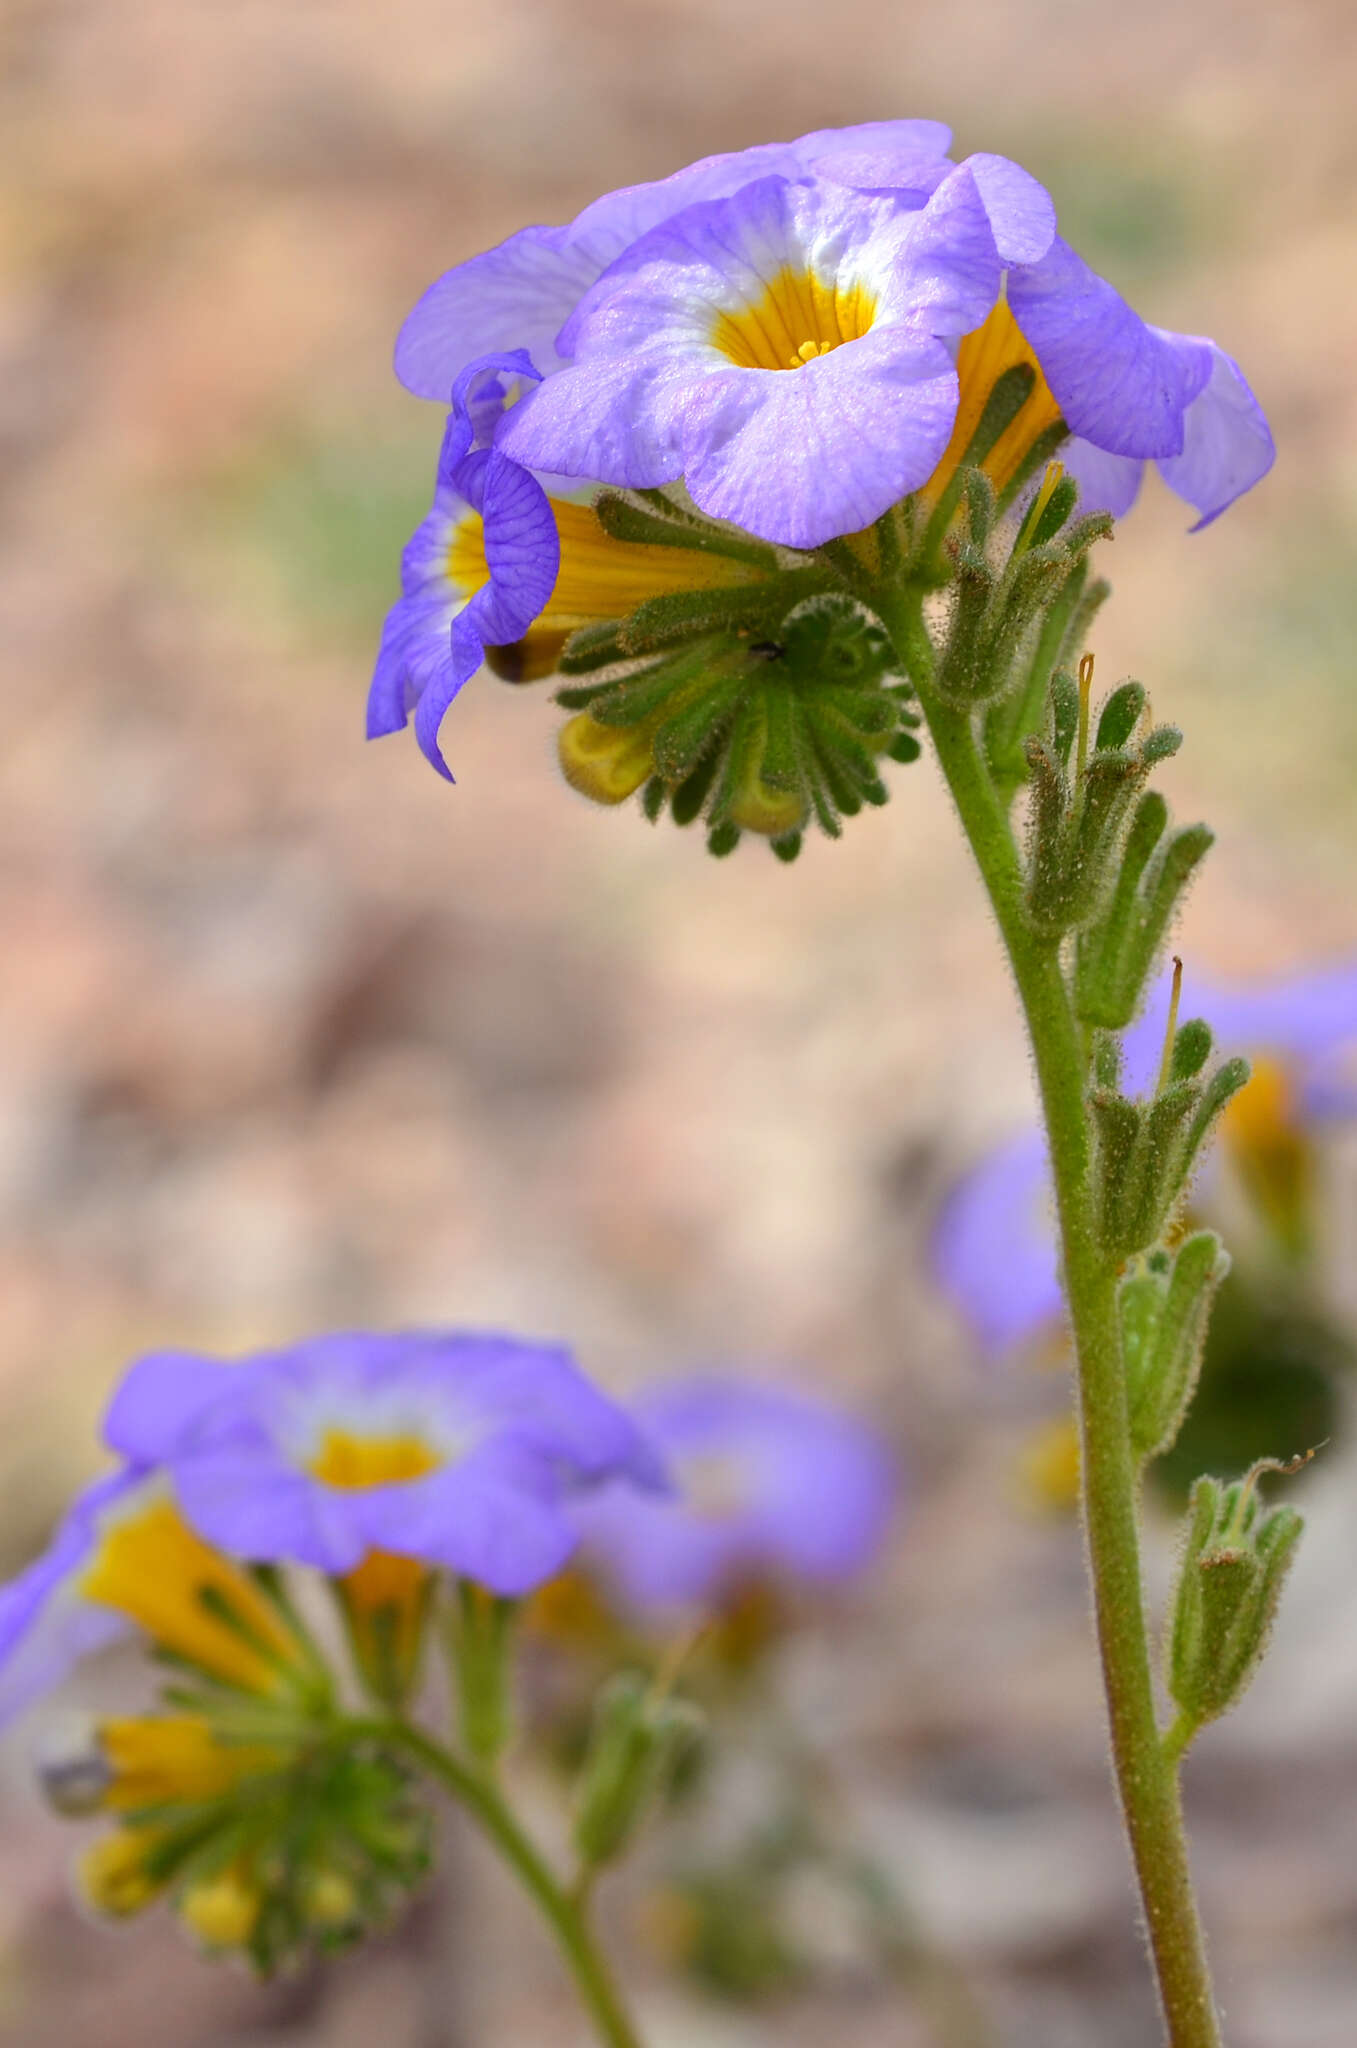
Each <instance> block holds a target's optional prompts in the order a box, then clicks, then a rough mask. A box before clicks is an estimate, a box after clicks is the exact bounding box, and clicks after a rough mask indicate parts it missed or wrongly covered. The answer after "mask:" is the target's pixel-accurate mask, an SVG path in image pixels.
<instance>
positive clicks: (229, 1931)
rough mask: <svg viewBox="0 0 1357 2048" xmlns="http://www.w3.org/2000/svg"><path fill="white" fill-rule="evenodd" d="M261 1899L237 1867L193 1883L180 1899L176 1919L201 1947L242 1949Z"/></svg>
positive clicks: (245, 1875)
mask: <svg viewBox="0 0 1357 2048" xmlns="http://www.w3.org/2000/svg"><path fill="white" fill-rule="evenodd" d="M262 1906H263V1896H262V1894H261V1892H260V1890H259V1887H258V1885H257V1884H256V1883H255V1882H254V1880H253V1879H252V1878H251V1877H250V1876H249V1875H248V1873H247V1872H246V1871H245V1870H244V1869H243V1868H241V1867H240V1866H239V1865H237V1864H228V1866H227V1867H226V1869H225V1870H219V1871H217V1872H215V1873H214V1874H213V1875H212V1876H211V1877H203V1878H198V1879H196V1880H195V1881H194V1882H193V1883H191V1884H189V1885H187V1886H186V1887H185V1888H184V1891H183V1892H182V1894H181V1895H180V1898H179V1904H178V1912H179V1918H180V1919H181V1920H182V1921H183V1923H184V1925H185V1926H186V1927H187V1928H188V1930H189V1932H190V1933H191V1934H193V1935H195V1936H196V1937H197V1939H198V1940H199V1941H200V1942H201V1943H202V1945H203V1947H204V1948H206V1949H210V1950H219V1949H236V1948H244V1947H245V1946H246V1944H247V1943H248V1942H249V1939H250V1937H251V1935H252V1934H253V1933H254V1930H255V1927H256V1925H257V1923H258V1920H259V1914H260V1911H261V1908H262Z"/></svg>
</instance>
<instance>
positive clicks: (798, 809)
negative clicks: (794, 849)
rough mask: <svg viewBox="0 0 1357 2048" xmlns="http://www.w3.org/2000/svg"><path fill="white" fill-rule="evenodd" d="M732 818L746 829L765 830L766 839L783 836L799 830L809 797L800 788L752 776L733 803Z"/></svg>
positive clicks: (750, 830) (741, 827) (762, 831)
mask: <svg viewBox="0 0 1357 2048" xmlns="http://www.w3.org/2000/svg"><path fill="white" fill-rule="evenodd" d="M729 817H730V822H731V824H732V825H738V826H739V827H740V830H741V831H742V832H761V833H762V834H763V836H764V838H765V839H781V838H782V837H783V835H784V834H785V833H787V832H796V831H799V830H800V828H801V826H802V825H804V824H805V822H806V800H805V798H804V797H803V796H802V794H801V792H800V790H797V789H774V788H773V786H772V784H771V783H768V782H765V781H764V780H763V778H762V777H761V776H758V775H755V776H751V777H750V779H749V781H748V782H747V783H746V784H745V786H744V788H743V789H742V790H741V791H740V793H739V795H738V796H737V797H736V798H735V800H734V802H733V803H732V804H731V806H730V811H729Z"/></svg>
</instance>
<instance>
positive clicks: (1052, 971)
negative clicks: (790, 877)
mask: <svg viewBox="0 0 1357 2048" xmlns="http://www.w3.org/2000/svg"><path fill="white" fill-rule="evenodd" d="M877 601H878V607H879V611H880V615H881V617H882V619H883V621H884V622H885V624H886V625H887V627H888V629H889V630H890V632H891V634H892V637H893V639H894V642H895V645H896V647H897V649H898V650H899V652H900V655H901V657H902V660H903V662H904V665H905V666H906V668H907V669H908V673H909V676H910V680H911V682H912V683H913V685H914V688H915V690H916V692H917V695H918V702H919V706H920V709H921V710H922V712H923V714H924V718H925V721H926V723H927V726H928V729H929V732H930V733H931V736H932V739H933V743H934V746H935V748H936V750H937V756H938V760H939V763H940V764H941V767H942V771H943V774H944V776H945V778H946V780H947V784H948V787H949V789H950V791H951V794H952V798H953V801H954V803H955V805H956V809H957V812H958V815H959V817H960V819H961V824H962V828H963V830H964V832H965V834H966V837H967V839H968V840H969V842H970V845H971V849H972V851H973V853H974V854H975V858H976V862H977V864H978V866H979V869H980V873H981V876H982V878H983V881H984V884H985V888H986V890H987V892H988V894H989V899H990V903H991V905H992V907H993V910H994V914H995V917H996V919H997V920H998V924H999V930H1000V934H1001V937H1002V939H1003V943H1004V947H1005V950H1006V952H1007V954H1008V958H1009V962H1010V965H1011V967H1012V970H1013V975H1014V979H1015V981H1016V983H1017V987H1018V993H1019V997H1020V999H1021V1002H1022V1007H1023V1011H1024V1013H1025V1016H1026V1020H1027V1027H1028V1031H1029V1033H1030V1036H1031V1042H1032V1049H1033V1054H1034V1058H1035V1062H1036V1070H1037V1078H1038V1083H1039V1088H1040V1095H1041V1104H1042V1111H1043V1115H1044V1119H1045V1124H1046V1130H1047V1134H1048V1138H1049V1143H1050V1152H1051V1167H1052V1175H1053V1179H1054V1184H1055V1195H1056V1207H1057V1213H1058V1218H1059V1227H1060V1236H1061V1243H1062V1248H1063V1271H1064V1277H1065V1287H1066V1292H1067V1295H1068V1301H1069V1312H1070V1321H1071V1325H1072V1329H1073V1336H1074V1348H1075V1356H1076V1367H1077V1381H1078V1396H1079V1415H1080V1432H1081V1443H1082V1490H1083V1510H1084V1527H1085V1532H1086V1538H1087V1546H1088V1559H1089V1568H1090V1574H1091V1577H1092V1583H1093V1593H1094V1604H1095V1611H1096V1618H1097V1631H1098V1644H1099V1650H1100V1654H1101V1660H1102V1671H1103V1682H1104V1687H1105V1691H1106V1697H1107V1711H1108V1720H1109V1727H1110V1734H1111V1748H1112V1758H1113V1764H1114V1768H1115V1773H1116V1780H1117V1785H1118V1789H1119V1793H1120V1798H1121V1806H1122V1812H1123V1815H1124V1818H1125V1822H1126V1830H1127V1834H1128V1837H1129V1840H1130V1847H1131V1853H1132V1857H1133V1859H1134V1864H1135V1870H1136V1876H1137V1879H1138V1883H1139V1887H1140V1896H1141V1899H1142V1902H1143V1906H1144V1912H1145V1921H1146V1926H1147V1930H1148V1934H1149V1943H1150V1950H1151V1954H1152V1957H1153V1962H1154V1968H1155V1973H1156V1976H1157V1979H1158V1985H1159V1994H1160V1999H1161V2002H1162V2007H1163V2014H1164V2019H1165V2024H1166V2028H1167V2036H1168V2041H1169V2043H1170V2044H1171V2048H1221V2033H1220V2027H1219V2023H1218V2020H1217V2017H1216V2009H1215V2001H1214V1998H1213V1995H1212V1990H1211V1980H1210V1974H1209V1971H1208V1967H1207V1961H1206V1954H1205V1947H1204V1943H1203V1939H1202V1932H1201V1926H1200V1922H1199V1919H1198V1914H1197V1907H1196V1902H1195V1899H1194V1896H1193V1890H1192V1880H1191V1875H1190V1872H1189V1868H1188V1856H1187V1844H1186V1839H1185V1834H1184V1827H1183V1814H1182V1805H1181V1800H1180V1796H1179V1790H1178V1775H1177V1762H1178V1757H1179V1756H1180V1754H1181V1752H1182V1749H1183V1748H1184V1747H1185V1741H1184V1739H1183V1737H1182V1736H1181V1735H1173V1736H1171V1737H1170V1739H1169V1740H1168V1741H1167V1742H1165V1741H1164V1740H1163V1739H1162V1738H1161V1735H1160V1731H1159V1725H1158V1718H1157V1714H1156V1707H1155V1696H1154V1686H1153V1678H1152V1674H1151V1658H1150V1647H1149V1641H1148V1633H1147V1617H1146V1612H1145V1601H1144V1590H1143V1585H1142V1577H1141V1564H1140V1545H1139V1533H1138V1528H1137V1516H1136V1507H1137V1484H1138V1474H1137V1467H1136V1460H1135V1457H1134V1453H1133V1448H1132V1439H1131V1429H1130V1417H1129V1413H1128V1405H1127V1392H1126V1382H1125V1375H1124V1372H1123V1366H1122V1357H1121V1340H1120V1331H1119V1325H1118V1307H1117V1285H1118V1263H1119V1261H1118V1259H1117V1258H1116V1257H1115V1256H1114V1255H1113V1254H1112V1253H1110V1252H1109V1251H1108V1250H1107V1249H1106V1248H1105V1247H1104V1245H1103V1244H1102V1242H1100V1236H1099V1229H1098V1210H1099V1195H1098V1186H1097V1179H1096V1175H1095V1151H1094V1138H1093V1132H1092V1129H1091V1125H1090V1114H1089V1109H1088V1106H1087V1079H1086V1070H1087V1061H1086V1051H1085V1039H1084V1035H1083V1034H1082V1032H1081V1028H1080V1021H1079V1019H1078V1017H1077V1016H1076V1013H1075V1007H1074V1001H1073V995H1072V990H1071V986H1070V979H1069V978H1067V971H1066V967H1065V965H1064V964H1063V960H1062V951H1061V944H1060V938H1059V935H1054V936H1053V935H1051V934H1049V933H1048V932H1046V931H1044V930H1043V928H1042V926H1041V924H1040V923H1039V922H1036V921H1034V919H1033V918H1032V916H1031V915H1030V910H1029V907H1028V906H1026V905H1025V901H1024V892H1025V890H1026V888H1027V881H1026V877H1025V875H1024V869H1023V862H1022V859H1021V856H1020V853H1019V848H1018V845H1017V842H1016V840H1015V838H1014V834H1013V830H1012V827H1011V824H1010V822H1009V817H1008V802H1007V799H1008V796H1009V795H1010V794H1011V789H1012V785H1011V784H1008V785H1007V786H1006V787H1005V788H1004V789H1003V790H1001V789H1000V788H999V787H997V786H996V782H995V779H994V777H993V775H992V774H991V770H990V767H989V765H988V763H987V761H986V758H985V753H984V749H983V746H982V743H981V738H980V728H979V721H978V718H977V714H976V710H975V709H974V708H973V706H972V704H970V703H967V702H965V701H964V700H961V699H959V698H957V697H952V698H951V699H949V698H947V697H944V695H943V693H942V691H941V690H940V689H939V687H938V662H937V657H936V654H935V650H934V647H933V643H932V640H931V638H930V636H929V633H928V630H927V627H926V626H925V623H924V617H923V608H922V597H921V594H920V592H919V590H918V588H917V586H916V587H914V588H911V587H909V586H908V585H907V584H906V585H904V586H897V587H895V588H893V589H884V590H882V591H881V592H880V593H879V594H878V600H877Z"/></svg>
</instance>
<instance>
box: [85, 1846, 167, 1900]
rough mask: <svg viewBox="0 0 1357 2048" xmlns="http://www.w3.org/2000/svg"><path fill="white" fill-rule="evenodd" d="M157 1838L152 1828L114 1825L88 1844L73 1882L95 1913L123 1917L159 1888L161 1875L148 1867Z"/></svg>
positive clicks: (156, 1893) (162, 1882)
mask: <svg viewBox="0 0 1357 2048" xmlns="http://www.w3.org/2000/svg"><path fill="white" fill-rule="evenodd" d="M159 1840H160V1835H159V1833H158V1831H157V1830H155V1829H154V1828H118V1829H117V1830H116V1831H115V1832H114V1833H113V1834H111V1835H103V1836H101V1837H100V1839H99V1840H98V1841H97V1842H94V1843H92V1844H91V1846H90V1847H89V1848H88V1849H87V1850H86V1851H85V1853H84V1855H83V1856H82V1857H81V1858H80V1861H79V1862H78V1864H77V1865H76V1884H77V1887H78V1889H79V1890H80V1892H81V1894H82V1896H83V1897H84V1898H85V1900H86V1901H87V1902H88V1904H90V1905H91V1906H93V1908H94V1910H95V1912H96V1913H107V1914H108V1915H109V1916H110V1917H111V1918H113V1919H116V1920H125V1919H128V1918H130V1916H131V1915H132V1914H133V1913H140V1912H141V1911H142V1909H143V1908H144V1907H146V1906H149V1905H150V1904H151V1902H152V1900H153V1899H155V1898H156V1897H157V1895H158V1894H159V1893H160V1892H161V1891H163V1889H164V1879H162V1878H160V1877H157V1876H155V1875H154V1874H153V1873H152V1872H151V1870H150V1869H149V1868H148V1860H149V1857H150V1855H151V1852H152V1851H153V1850H154V1848H155V1846H156V1844H157V1842H158V1841H159Z"/></svg>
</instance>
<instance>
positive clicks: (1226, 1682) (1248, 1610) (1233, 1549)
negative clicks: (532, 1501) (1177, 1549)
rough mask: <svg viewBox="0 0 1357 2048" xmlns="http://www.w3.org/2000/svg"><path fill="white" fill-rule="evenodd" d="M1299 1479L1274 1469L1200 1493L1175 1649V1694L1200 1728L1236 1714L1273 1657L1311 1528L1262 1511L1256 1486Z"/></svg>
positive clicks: (1183, 1571) (1285, 1511) (1292, 1516)
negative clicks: (1283, 1605)
mask: <svg viewBox="0 0 1357 2048" xmlns="http://www.w3.org/2000/svg"><path fill="white" fill-rule="evenodd" d="M1292 1469H1294V1467H1287V1466H1278V1465H1277V1464H1276V1462H1275V1460H1272V1459H1264V1460H1263V1461H1262V1462H1261V1463H1260V1464H1258V1465H1255V1466H1254V1467H1253V1469H1252V1470H1251V1471H1250V1472H1249V1473H1248V1474H1246V1476H1245V1477H1244V1478H1243V1479H1242V1480H1236V1481H1235V1483H1234V1484H1233V1485H1231V1486H1222V1484H1221V1482H1220V1481H1219V1480H1217V1479H1209V1478H1202V1479H1199V1480H1198V1481H1197V1483H1196V1485H1195V1486H1194V1487H1193V1489H1192V1494H1191V1498H1190V1500H1189V1503H1188V1518H1187V1531H1186V1539H1185V1544H1184V1549H1183V1560H1182V1565H1181V1568H1180V1571H1179V1577H1178V1588H1177V1593H1176V1597H1175V1600H1174V1606H1173V1616H1172V1622H1171V1626H1170V1632H1169V1643H1168V1687H1169V1691H1170V1692H1171V1693H1172V1695H1173V1698H1174V1699H1175V1700H1176V1701H1177V1703H1178V1706H1179V1707H1180V1708H1181V1709H1182V1713H1183V1716H1184V1718H1185V1720H1186V1722H1187V1723H1188V1725H1189V1727H1191V1728H1194V1729H1195V1728H1199V1727H1200V1726H1201V1725H1202V1723H1203V1722H1205V1721H1213V1720H1215V1719H1216V1717H1217V1716H1218V1715H1220V1714H1223V1713H1225V1712H1226V1711H1227V1710H1228V1709H1229V1708H1230V1707H1232V1706H1234V1704H1235V1702H1236V1701H1237V1700H1238V1699H1239V1698H1240V1697H1241V1696H1242V1694H1243V1693H1244V1691H1245V1688H1246V1687H1247V1685H1248V1683H1249V1680H1250V1679H1251V1678H1252V1676H1253V1673H1254V1671H1255V1669H1256V1668H1257V1665H1258V1662H1259V1660H1260V1658H1261V1657H1262V1654H1263V1650H1264V1648H1265V1647H1266V1644H1267V1637H1268V1632H1269V1630H1270V1629H1271V1627H1272V1620H1273V1616H1274V1615H1275V1613H1276V1611H1277V1602H1278V1599H1279V1598H1280V1596H1281V1590H1282V1582H1283V1580H1284V1579H1285V1577H1286V1573H1287V1570H1288V1569H1289V1567H1290V1564H1291V1560H1292V1558H1293V1557H1294V1555H1295V1551H1296V1545H1297V1543H1298V1542H1299V1540H1300V1533H1301V1528H1302V1523H1301V1518H1300V1516H1299V1515H1298V1514H1297V1513H1296V1511H1295V1509H1294V1508H1289V1507H1279V1508H1272V1509H1270V1510H1269V1509H1264V1508H1263V1507H1261V1506H1260V1504H1259V1501H1258V1497H1257V1492H1256V1485H1257V1481H1258V1478H1259V1476H1260V1474H1261V1473H1262V1472H1264V1471H1268V1470H1272V1471H1287V1470H1292Z"/></svg>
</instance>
